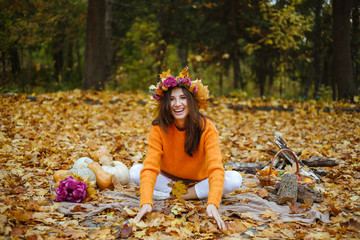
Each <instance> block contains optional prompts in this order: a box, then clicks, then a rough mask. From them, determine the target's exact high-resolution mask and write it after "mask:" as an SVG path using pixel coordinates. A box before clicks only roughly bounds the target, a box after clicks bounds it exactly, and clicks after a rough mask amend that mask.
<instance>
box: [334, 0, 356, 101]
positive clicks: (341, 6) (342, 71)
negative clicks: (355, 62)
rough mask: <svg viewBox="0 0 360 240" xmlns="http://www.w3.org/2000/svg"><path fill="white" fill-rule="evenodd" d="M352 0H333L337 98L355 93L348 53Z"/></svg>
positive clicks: (346, 97)
mask: <svg viewBox="0 0 360 240" xmlns="http://www.w3.org/2000/svg"><path fill="white" fill-rule="evenodd" d="M352 6H353V1H352V0H347V1H343V0H333V6H332V9H333V38H334V42H333V51H334V52H333V70H334V72H333V75H334V81H335V82H336V83H337V90H338V98H339V99H351V100H352V99H353V97H354V96H355V95H356V88H355V83H354V80H353V70H352V63H351V54H350V13H351V9H352Z"/></svg>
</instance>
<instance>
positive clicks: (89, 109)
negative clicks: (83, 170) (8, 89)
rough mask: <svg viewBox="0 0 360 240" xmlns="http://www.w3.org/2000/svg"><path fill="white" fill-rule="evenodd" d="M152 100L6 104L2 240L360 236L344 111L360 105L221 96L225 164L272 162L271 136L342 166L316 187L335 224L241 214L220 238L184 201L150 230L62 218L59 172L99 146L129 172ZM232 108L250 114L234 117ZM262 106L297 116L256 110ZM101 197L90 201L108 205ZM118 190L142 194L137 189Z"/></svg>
mask: <svg viewBox="0 0 360 240" xmlns="http://www.w3.org/2000/svg"><path fill="white" fill-rule="evenodd" d="M148 97H149V96H148V95H144V94H131V93H113V92H100V93H99V92H82V91H79V90H76V91H71V92H58V93H54V94H45V95H39V96H34V97H32V98H26V96H24V95H15V96H3V97H2V98H0V127H1V131H0V192H1V195H0V236H2V237H0V238H4V239H121V238H125V237H127V238H137V237H138V238H142V239H144V238H145V239H146V238H149V239H156V238H159V239H170V238H171V239H174V238H175V239H177V238H182V239H193V238H197V239H238V238H241V237H243V238H247V237H249V238H257V239H282V238H288V239H331V238H336V239H359V238H360V234H359V233H358V232H359V230H358V229H359V227H360V220H359V216H360V113H359V112H356V111H346V110H348V109H356V108H357V109H358V108H359V105H350V104H343V103H332V104H325V103H322V104H319V103H316V102H305V103H293V102H289V101H287V102H285V101H276V100H272V101H262V100H257V99H255V100H249V101H246V102H240V101H237V100H236V99H225V98H221V99H220V98H218V99H212V105H211V107H209V108H208V110H207V111H206V112H205V114H207V115H208V116H210V117H212V118H213V120H214V121H215V123H216V126H217V128H218V130H219V133H220V141H221V143H220V144H221V149H222V151H223V152H222V153H223V159H224V164H225V163H227V162H229V161H238V162H256V161H268V160H270V159H271V157H272V156H271V155H270V154H269V153H268V152H267V151H266V150H267V149H269V148H271V149H277V147H276V146H275V145H274V144H273V140H274V138H273V136H274V134H275V133H280V134H281V136H282V137H283V138H284V139H285V140H286V142H287V144H288V145H289V146H290V147H291V148H292V149H293V150H294V151H296V152H300V151H301V152H302V155H301V156H300V158H301V159H305V158H309V157H311V156H313V155H316V156H324V157H329V158H338V159H339V160H340V165H339V166H336V167H331V168H327V169H326V170H328V171H329V172H330V173H329V174H328V175H327V176H326V177H323V180H324V182H323V183H321V184H319V186H320V187H322V188H323V189H325V191H326V193H325V199H324V201H323V202H322V203H321V204H319V206H317V209H318V210H320V211H322V212H326V211H329V212H330V214H331V215H330V223H329V224H325V223H322V222H315V223H313V224H303V223H299V222H293V223H282V222H278V221H273V222H271V223H268V224H265V225H264V223H263V222H256V221H254V220H253V219H252V218H251V216H248V215H246V214H244V215H243V216H244V217H242V218H236V217H225V218H224V220H225V221H226V223H227V225H228V231H226V232H218V231H217V229H216V226H215V224H214V222H213V221H212V220H209V219H208V218H207V217H206V214H204V213H203V212H201V211H203V208H202V205H203V204H200V205H198V203H197V202H188V203H187V204H188V206H190V207H189V209H192V210H188V211H185V212H181V211H180V215H178V216H175V215H174V212H172V213H169V212H166V211H164V212H154V213H152V214H149V215H148V216H147V218H146V219H145V221H144V225H140V226H137V227H133V228H132V230H131V229H130V228H128V227H127V226H128V225H129V226H130V222H131V219H132V218H133V216H134V214H136V212H137V210H138V209H126V210H124V211H115V210H112V209H109V210H106V211H104V212H102V213H101V214H99V215H98V216H95V217H92V218H88V219H86V218H84V217H82V216H80V215H72V216H65V215H64V214H61V213H59V212H58V211H56V209H57V207H58V205H59V204H58V203H56V202H55V201H54V197H53V196H51V193H50V187H49V183H50V180H51V176H52V174H53V172H54V171H56V170H58V169H70V168H71V167H72V164H73V163H74V161H75V160H77V159H78V158H80V157H83V156H89V157H90V156H91V154H92V153H93V152H94V151H95V150H97V149H98V148H99V147H101V146H107V147H108V148H109V149H110V150H111V154H112V155H113V157H114V159H115V160H119V161H122V162H124V163H125V164H126V165H127V166H128V167H131V166H132V165H133V164H134V163H136V162H142V160H143V159H144V156H145V154H146V149H147V135H148V132H149V129H150V127H151V125H150V124H151V120H152V113H151V112H150V111H149V110H148V109H147V108H146V106H145V103H146V101H147V100H148ZM231 106H232V107H231ZM236 106H247V107H246V108H242V110H241V111H236V110H234V109H236ZM259 106H272V107H282V108H283V109H284V110H289V109H290V110H292V111H276V110H272V111H257V110H254V109H256V108H254V107H259ZM340 109H343V111H341V110H340ZM324 110H325V111H324ZM242 174H243V175H245V174H244V173H242ZM244 184H246V182H245V183H244ZM97 191H98V193H97V199H95V200H94V202H98V203H99V202H100V203H101V202H106V201H108V200H107V199H106V197H104V196H102V192H101V191H99V190H97ZM120 191H124V192H133V193H136V194H138V189H137V188H134V187H133V186H132V187H129V186H125V187H124V188H123V189H122V190H120ZM171 204H172V202H171V201H169V206H172V205H171ZM191 206H193V207H191ZM196 209H198V210H196ZM199 209H200V210H199ZM191 211H193V212H192V213H191ZM196 211H197V212H196ZM194 213H198V214H194ZM125 223H126V224H128V225H125Z"/></svg>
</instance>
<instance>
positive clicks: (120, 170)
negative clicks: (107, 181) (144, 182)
mask: <svg viewBox="0 0 360 240" xmlns="http://www.w3.org/2000/svg"><path fill="white" fill-rule="evenodd" d="M102 168H103V169H104V171H105V172H107V173H110V174H113V175H114V178H113V179H112V182H113V184H114V185H116V184H117V183H121V184H122V185H125V184H127V183H128V182H129V169H128V168H127V167H126V165H125V164H123V163H122V162H120V161H113V162H112V163H111V164H110V165H107V166H102Z"/></svg>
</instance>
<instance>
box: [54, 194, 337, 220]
mask: <svg viewBox="0 0 360 240" xmlns="http://www.w3.org/2000/svg"><path fill="white" fill-rule="evenodd" d="M104 196H106V197H107V198H110V199H113V200H114V201H113V202H111V203H100V204H97V205H96V206H95V205H92V204H86V203H69V202H62V203H61V204H60V206H59V208H58V209H57V210H58V211H59V212H61V213H63V214H66V215H72V214H78V215H85V216H94V215H97V214H98V213H100V212H102V211H104V210H105V209H109V208H111V209H115V210H121V209H123V208H124V207H128V208H138V207H139V203H140V199H139V198H138V197H136V196H135V195H132V194H129V193H121V192H115V191H106V192H104ZM164 201H166V200H154V210H153V211H161V209H162V207H163V206H164ZM223 202H226V203H227V204H226V205H225V204H221V205H220V209H219V212H220V214H223V215H226V216H239V217H240V216H241V214H242V213H250V214H251V215H252V217H253V219H254V220H256V221H261V222H270V221H274V220H272V219H263V218H262V213H263V212H265V211H266V210H268V209H270V210H272V211H273V212H275V213H276V214H277V215H278V219H277V220H276V221H282V222H294V221H300V222H303V223H313V222H314V221H315V220H317V219H318V220H320V221H322V222H324V223H328V222H330V220H329V213H328V212H327V213H321V212H320V211H318V210H315V209H314V207H313V208H311V209H309V210H307V211H306V212H304V213H299V214H293V213H291V210H290V208H289V206H287V205H278V204H276V203H275V202H270V201H268V200H266V199H262V198H261V197H259V196H257V195H255V194H252V193H243V194H237V195H234V196H229V197H227V198H225V199H223ZM79 205H80V206H81V211H74V208H75V207H76V206H79Z"/></svg>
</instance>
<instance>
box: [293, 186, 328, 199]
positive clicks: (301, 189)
mask: <svg viewBox="0 0 360 240" xmlns="http://www.w3.org/2000/svg"><path fill="white" fill-rule="evenodd" d="M323 198H324V196H323V194H322V193H321V192H318V191H316V190H314V189H311V188H309V187H307V186H304V185H300V184H299V185H298V201H299V202H302V203H304V202H305V203H306V202H307V201H308V200H311V201H313V202H317V203H319V202H322V201H323Z"/></svg>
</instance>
